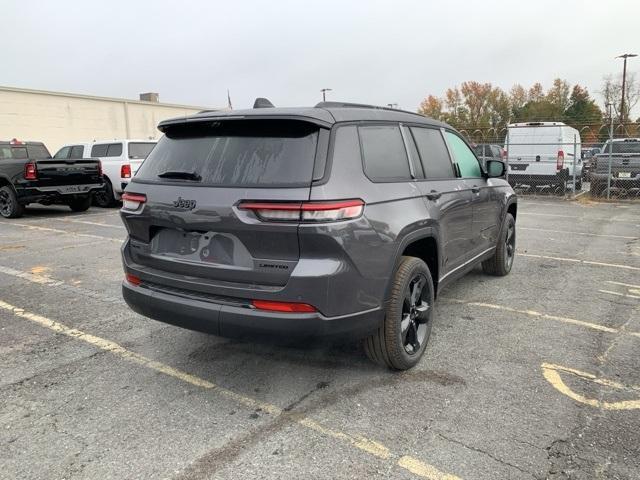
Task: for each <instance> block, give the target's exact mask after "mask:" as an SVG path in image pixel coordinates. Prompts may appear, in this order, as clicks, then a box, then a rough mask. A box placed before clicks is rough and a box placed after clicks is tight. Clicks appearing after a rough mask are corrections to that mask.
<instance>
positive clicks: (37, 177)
mask: <svg viewBox="0 0 640 480" xmlns="http://www.w3.org/2000/svg"><path fill="white" fill-rule="evenodd" d="M102 188H104V180H103V177H102V167H101V165H100V160H95V159H92V158H78V159H73V158H68V159H64V160H58V159H53V158H51V154H50V153H49V151H48V150H47V147H45V146H44V144H43V143H41V142H19V141H17V140H16V139H13V140H11V141H1V140H0V215H2V216H3V217H4V218H18V217H20V216H22V214H23V213H24V208H25V206H27V205H29V204H30V203H41V204H43V205H51V204H54V203H56V204H63V205H68V206H69V207H70V208H71V210H73V211H74V212H83V211H85V210H87V209H88V208H89V207H90V206H91V200H92V196H93V193H94V192H97V191H99V190H101V189H102Z"/></svg>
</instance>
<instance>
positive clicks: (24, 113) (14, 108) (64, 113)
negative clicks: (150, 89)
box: [0, 87, 207, 154]
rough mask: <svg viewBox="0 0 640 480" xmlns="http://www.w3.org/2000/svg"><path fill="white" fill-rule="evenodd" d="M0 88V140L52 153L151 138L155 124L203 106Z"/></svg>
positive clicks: (154, 96)
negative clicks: (71, 145)
mask: <svg viewBox="0 0 640 480" xmlns="http://www.w3.org/2000/svg"><path fill="white" fill-rule="evenodd" d="M140 98H141V99H140V100H128V99H124V98H109V97H94V96H90V95H77V94H73V93H61V92H48V91H43V90H27V89H24V88H11V87H0V140H11V139H12V138H17V139H19V140H24V141H41V142H44V143H45V145H46V146H47V147H48V148H49V150H50V151H51V153H52V154H53V153H55V152H56V151H57V150H58V148H59V147H60V146H61V145H64V144H67V143H73V142H91V141H93V140H109V139H115V138H119V139H124V138H135V139H155V140H157V139H158V138H160V136H161V133H160V132H159V131H158V129H157V128H156V126H157V125H158V123H159V122H160V121H161V120H164V119H167V118H172V117H180V116H184V115H191V114H194V113H197V112H199V111H200V110H206V109H207V108H206V107H197V106H189V105H174V104H169V103H160V102H159V101H158V94H154V93H147V94H141V95H140Z"/></svg>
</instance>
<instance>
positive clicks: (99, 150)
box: [91, 143, 109, 157]
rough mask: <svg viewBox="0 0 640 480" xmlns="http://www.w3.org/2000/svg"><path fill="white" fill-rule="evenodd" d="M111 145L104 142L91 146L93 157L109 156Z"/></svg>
mask: <svg viewBox="0 0 640 480" xmlns="http://www.w3.org/2000/svg"><path fill="white" fill-rule="evenodd" d="M108 146H109V145H108V144H106V143H105V144H102V145H94V146H93V147H91V156H92V157H106V156H107V147H108Z"/></svg>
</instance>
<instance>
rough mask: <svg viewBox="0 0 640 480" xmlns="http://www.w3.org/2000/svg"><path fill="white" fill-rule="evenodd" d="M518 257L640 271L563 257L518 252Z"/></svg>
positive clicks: (634, 268)
mask: <svg viewBox="0 0 640 480" xmlns="http://www.w3.org/2000/svg"><path fill="white" fill-rule="evenodd" d="M518 256H520V257H530V258H544V259H547V260H557V261H559V262H571V263H578V264H582V265H595V266H598V267H611V268H622V269H626V270H637V271H640V267H633V266H631V265H620V264H617V263H605V262H594V261H592V260H581V259H579V258H565V257H552V256H549V255H535V254H533V253H521V252H518Z"/></svg>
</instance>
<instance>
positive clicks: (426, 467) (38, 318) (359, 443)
mask: <svg viewBox="0 0 640 480" xmlns="http://www.w3.org/2000/svg"><path fill="white" fill-rule="evenodd" d="M0 309H2V310H6V311H8V312H11V313H12V314H14V315H15V316H17V317H19V318H23V319H25V320H29V321H31V322H34V323H36V324H38V325H40V326H42V327H45V328H48V329H49V330H52V331H54V332H56V333H60V334H63V335H66V336H68V337H72V338H75V339H77V340H82V341H83V342H85V343H88V344H90V345H92V346H94V347H97V348H99V349H101V350H104V351H106V352H109V353H112V354H114V355H116V356H118V357H120V358H123V359H126V360H129V361H132V362H134V363H136V364H138V365H141V366H143V367H146V368H150V369H152V370H155V371H157V372H160V373H163V374H165V375H167V376H169V377H173V378H176V379H178V380H181V381H183V382H186V383H189V384H191V385H195V386H196V387H200V388H204V389H207V390H212V391H214V392H216V393H217V394H219V395H221V396H223V397H225V398H227V399H229V400H231V401H233V402H236V403H238V404H240V405H243V406H245V407H249V408H251V409H257V408H260V409H262V411H264V412H266V413H268V414H270V415H274V416H278V415H282V414H284V413H286V412H284V411H283V409H281V408H280V407H277V406H275V405H271V404H269V403H265V402H262V401H259V400H256V399H253V398H251V397H247V396H245V395H242V394H239V393H237V392H234V391H232V390H228V389H226V388H224V387H221V386H219V385H216V384H215V383H213V382H210V381H208V380H205V379H203V378H200V377H197V376H195V375H192V374H190V373H187V372H184V371H182V370H179V369H177V368H174V367H171V366H169V365H166V364H164V363H161V362H158V361H156V360H152V359H150V358H147V357H145V356H143V355H140V354H138V353H135V352H133V351H131V350H127V349H126V348H124V347H123V346H121V345H119V344H117V343H115V342H112V341H111V340H107V339H104V338H101V337H97V336H95V335H91V334H89V333H85V332H83V331H81V330H78V329H76V328H71V327H67V326H66V325H63V324H62V323H59V322H56V321H55V320H51V319H49V318H47V317H44V316H42V315H38V314H35V313H32V312H27V311H25V310H24V309H22V308H19V307H15V306H13V305H11V304H9V303H6V302H4V301H2V300H0ZM292 418H295V417H292ZM295 421H296V423H298V424H299V425H302V426H304V427H306V428H308V429H310V430H313V431H314V432H317V433H319V434H321V435H323V436H325V437H329V438H332V439H336V440H340V441H342V442H344V443H346V444H347V445H351V446H353V447H355V448H357V449H358V450H360V451H362V452H365V453H368V454H370V455H373V456H375V457H377V458H380V459H383V460H394V461H396V459H397V465H398V466H399V467H401V468H403V469H405V470H408V471H409V472H411V473H413V474H414V475H416V476H418V477H421V478H426V479H429V480H461V479H460V478H459V477H456V476H455V475H451V474H448V473H445V472H442V471H441V470H438V469H437V468H436V467H434V466H433V465H430V464H428V463H425V462H422V461H420V460H417V459H415V458H413V457H409V456H406V455H405V456H400V455H397V454H393V453H392V452H391V451H390V450H389V449H388V448H387V447H385V446H384V445H382V444H381V443H379V442H376V441H374V440H371V439H368V438H366V437H363V436H361V435H352V434H348V433H345V432H342V431H339V430H334V429H331V428H328V427H325V426H323V425H321V424H320V423H318V422H316V421H315V420H312V419H310V418H308V417H302V418H298V419H295Z"/></svg>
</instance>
